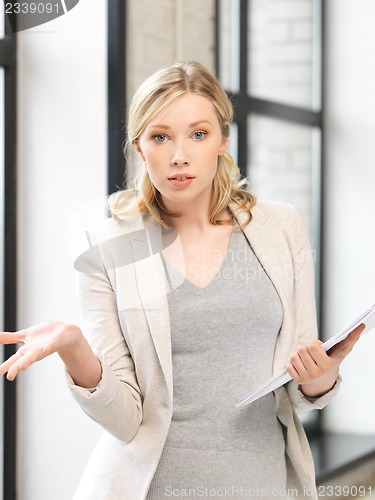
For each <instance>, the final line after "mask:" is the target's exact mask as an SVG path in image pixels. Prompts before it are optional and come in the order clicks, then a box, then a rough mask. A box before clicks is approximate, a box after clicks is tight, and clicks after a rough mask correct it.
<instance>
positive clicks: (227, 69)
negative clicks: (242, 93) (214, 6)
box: [219, 0, 240, 92]
mask: <svg viewBox="0 0 375 500" xmlns="http://www.w3.org/2000/svg"><path fill="white" fill-rule="evenodd" d="M219 19H220V23H219V33H220V47H221V50H220V54H219V57H220V62H219V64H220V75H219V77H220V81H221V83H222V85H223V86H224V88H225V89H226V90H227V91H229V92H238V90H239V88H240V82H239V75H240V70H239V64H240V61H239V54H240V48H239V46H240V38H239V21H240V1H239V0H230V2H228V1H222V2H220V4H219Z"/></svg>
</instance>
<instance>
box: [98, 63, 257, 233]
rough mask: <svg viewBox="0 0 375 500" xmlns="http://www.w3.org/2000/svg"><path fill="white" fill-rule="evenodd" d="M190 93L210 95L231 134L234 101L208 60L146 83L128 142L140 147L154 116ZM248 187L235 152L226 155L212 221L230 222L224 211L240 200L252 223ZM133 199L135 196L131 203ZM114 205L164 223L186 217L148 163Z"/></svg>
mask: <svg viewBox="0 0 375 500" xmlns="http://www.w3.org/2000/svg"><path fill="white" fill-rule="evenodd" d="M186 92H190V93H191V94H195V95H200V96H203V97H206V98H207V99H208V100H209V101H210V102H211V103H212V104H213V106H214V109H215V111H216V115H217V118H218V120H219V124H220V128H221V132H222V134H223V136H224V137H229V130H230V124H231V122H232V120H233V108H232V104H231V102H230V100H229V98H228V96H227V94H226V92H225V91H224V89H223V88H222V86H221V84H220V83H219V81H218V80H217V78H216V77H215V76H214V75H213V74H212V73H211V72H210V71H209V70H208V69H207V68H205V67H204V66H203V65H202V64H200V63H198V62H194V61H193V62H189V63H176V64H173V65H172V66H169V67H167V68H165V69H162V70H159V71H157V72H156V73H154V74H153V75H152V76H150V77H149V78H148V79H147V80H145V81H144V82H143V83H142V84H141V86H140V87H139V88H138V90H137V92H136V93H135V95H134V97H133V99H132V102H131V105H130V108H129V117H128V126H127V132H128V145H129V144H133V145H134V144H135V142H136V141H137V140H138V139H139V137H140V135H141V134H142V132H143V131H144V129H145V128H146V126H147V125H148V123H149V122H150V120H152V119H153V118H154V117H155V116H156V115H157V114H158V113H160V111H162V110H163V109H165V108H166V107H167V106H169V105H170V104H171V103H172V102H173V101H174V100H175V99H177V98H178V97H180V96H181V95H183V94H185V93H186ZM245 185H247V180H246V179H241V174H240V170H239V168H238V167H237V165H236V164H235V162H234V160H233V158H232V157H231V155H230V154H229V153H228V152H225V153H224V154H223V155H220V156H219V158H218V168H217V172H216V175H215V177H214V180H213V198H212V199H213V203H212V208H211V213H210V222H211V223H212V224H226V223H228V221H224V220H221V219H220V218H219V214H220V213H222V212H223V211H224V210H225V209H227V208H228V205H229V204H230V203H235V204H236V205H237V206H238V208H241V209H242V210H243V211H245V213H247V215H248V217H247V220H246V222H245V224H247V223H248V222H250V220H251V208H252V207H253V206H254V204H255V197H254V196H253V195H252V194H251V193H249V191H247V189H245V187H244V186H245ZM133 193H135V194H136V197H135V198H134V196H130V197H129V194H133ZM129 198H130V199H133V202H131V203H130V204H129V203H128V200H129ZM108 204H109V208H110V210H111V213H112V216H113V218H115V219H121V218H123V217H124V216H126V215H130V214H133V213H135V212H137V211H140V212H141V213H147V214H150V215H152V216H153V217H154V218H155V219H156V220H157V221H158V222H159V223H160V224H161V225H162V226H164V227H167V226H168V223H167V220H168V219H169V218H171V217H178V216H179V215H180V214H177V213H171V212H170V211H168V210H167V208H166V207H165V205H164V203H163V200H162V197H161V194H160V192H159V191H158V190H157V189H156V188H155V186H154V185H153V184H152V182H151V179H150V177H149V175H148V172H147V169H146V167H145V165H144V164H143V163H142V166H141V167H140V171H139V175H138V176H137V178H136V179H135V186H134V189H133V191H131V192H130V191H129V190H124V191H119V192H117V193H115V194H113V195H111V196H110V198H109V202H108ZM245 224H244V225H245Z"/></svg>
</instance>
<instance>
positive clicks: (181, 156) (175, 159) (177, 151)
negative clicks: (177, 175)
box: [171, 143, 190, 167]
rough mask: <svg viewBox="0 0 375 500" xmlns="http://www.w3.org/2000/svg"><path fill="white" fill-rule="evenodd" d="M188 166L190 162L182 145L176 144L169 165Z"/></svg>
mask: <svg viewBox="0 0 375 500" xmlns="http://www.w3.org/2000/svg"><path fill="white" fill-rule="evenodd" d="M189 164H190V161H189V159H188V155H187V153H186V149H185V147H184V145H183V144H182V143H179V144H176V145H175V148H174V151H173V154H172V158H171V165H174V166H176V167H178V166H180V165H189Z"/></svg>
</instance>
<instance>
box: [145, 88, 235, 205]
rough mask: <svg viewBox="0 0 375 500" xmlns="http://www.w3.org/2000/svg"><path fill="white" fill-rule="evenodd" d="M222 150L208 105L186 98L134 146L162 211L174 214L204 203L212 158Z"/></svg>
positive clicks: (208, 194)
mask: <svg viewBox="0 0 375 500" xmlns="http://www.w3.org/2000/svg"><path fill="white" fill-rule="evenodd" d="M227 145H228V140H227V138H226V137H223V135H222V132H221V128H220V124H219V120H218V118H217V115H216V112H215V110H214V107H213V105H212V103H211V102H210V101H209V100H208V99H207V98H206V97H203V96H200V95H194V94H191V93H186V94H183V95H182V96H181V97H179V98H177V99H176V100H175V101H174V102H172V103H171V104H170V105H169V106H168V107H167V108H166V109H164V110H163V111H161V112H160V113H159V114H158V115H156V116H155V117H154V118H153V119H152V120H151V121H150V122H149V124H148V125H147V127H146V128H145V130H144V131H143V132H142V134H141V135H140V137H139V139H138V140H137V141H136V144H135V146H136V150H137V152H138V153H139V154H140V155H141V156H142V158H143V160H144V161H145V162H146V167H147V171H148V174H149V176H150V179H151V181H152V183H153V184H154V186H155V187H156V189H157V190H158V191H159V192H160V193H161V195H162V198H163V201H164V203H165V205H166V207H167V208H170V209H175V210H178V205H179V204H180V205H183V204H186V203H189V204H190V202H194V203H196V202H202V203H205V202H209V201H210V198H211V193H212V181H213V179H214V177H215V174H216V171H217V166H218V157H219V155H221V154H223V153H224V152H225V150H226V147H227Z"/></svg>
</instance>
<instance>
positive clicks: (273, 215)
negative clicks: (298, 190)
mask: <svg viewBox="0 0 375 500" xmlns="http://www.w3.org/2000/svg"><path fill="white" fill-rule="evenodd" d="M251 213H252V216H253V218H254V219H257V220H258V221H259V222H265V221H267V220H269V219H271V220H277V221H280V222H281V221H283V220H286V221H288V220H289V221H290V219H291V218H295V217H296V216H298V215H299V213H298V211H297V210H296V208H295V207H294V206H293V205H291V204H290V203H283V202H280V201H269V200H257V202H256V204H255V205H254V207H253V208H252V210H251Z"/></svg>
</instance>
